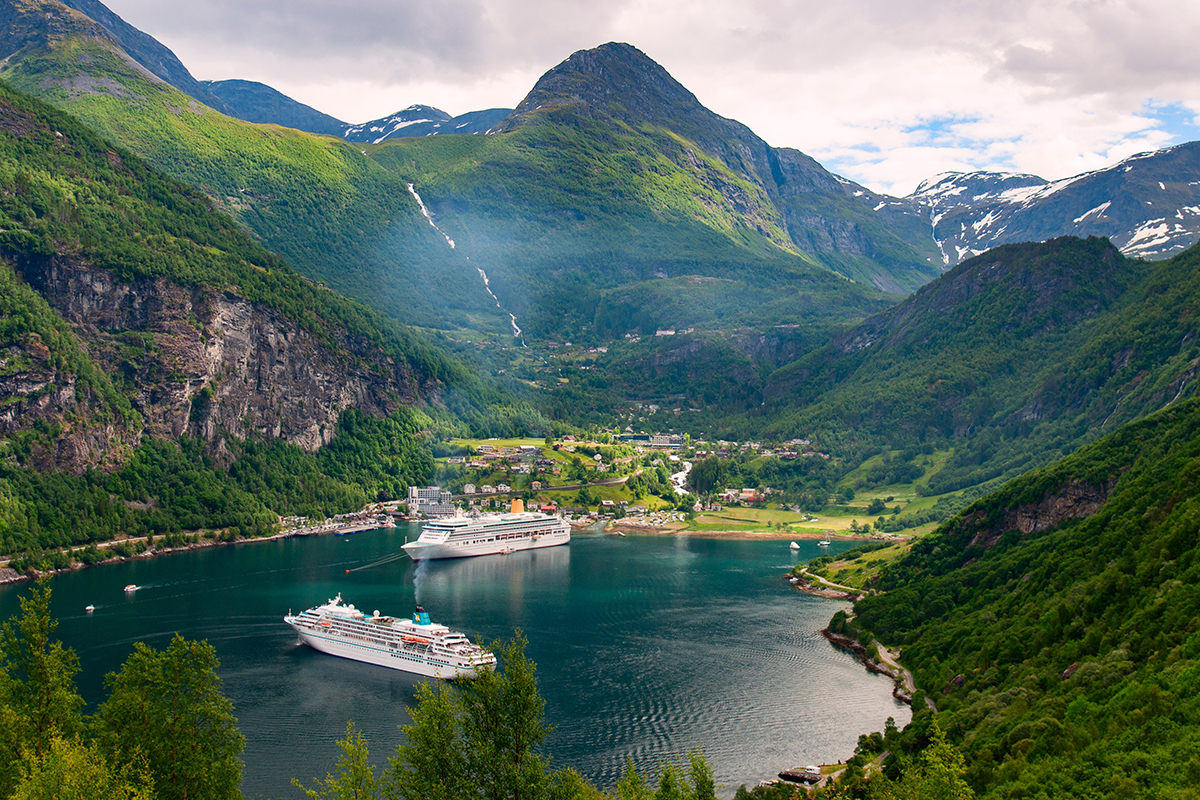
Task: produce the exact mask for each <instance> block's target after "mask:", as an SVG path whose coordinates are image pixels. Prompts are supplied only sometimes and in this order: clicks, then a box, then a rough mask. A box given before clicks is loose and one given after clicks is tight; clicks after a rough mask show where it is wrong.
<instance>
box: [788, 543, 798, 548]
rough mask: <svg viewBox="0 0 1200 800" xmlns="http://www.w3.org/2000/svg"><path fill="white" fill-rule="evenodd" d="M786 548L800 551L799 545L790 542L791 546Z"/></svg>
mask: <svg viewBox="0 0 1200 800" xmlns="http://www.w3.org/2000/svg"><path fill="white" fill-rule="evenodd" d="M788 547H789V548H790V549H792V550H799V549H800V545H798V544H796V543H795V542H792V543H791V544H789V545H788Z"/></svg>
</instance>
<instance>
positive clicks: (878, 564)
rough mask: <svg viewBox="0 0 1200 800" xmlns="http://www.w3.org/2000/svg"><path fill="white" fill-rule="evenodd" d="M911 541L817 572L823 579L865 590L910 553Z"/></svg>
mask: <svg viewBox="0 0 1200 800" xmlns="http://www.w3.org/2000/svg"><path fill="white" fill-rule="evenodd" d="M911 546H912V542H911V541H899V542H897V543H896V544H894V545H892V546H890V547H886V548H883V549H882V550H874V551H872V552H870V553H866V554H864V555H862V556H859V557H858V558H854V559H852V560H841V561H834V562H833V563H832V564H830V565H828V566H826V567H821V568H819V569H817V570H816V572H817V574H819V575H821V577H823V578H825V579H827V580H830V581H832V582H833V583H840V584H841V585H843V586H854V587H856V588H865V587H866V586H867V585H868V583H869V582H870V579H871V578H873V577H874V576H875V575H877V574H879V570H880V569H882V568H883V566H884V565H885V564H888V563H890V562H892V561H894V560H895V559H897V558H899V557H900V556H902V555H904V554H905V553H907V552H908V550H909V548H910V547H911Z"/></svg>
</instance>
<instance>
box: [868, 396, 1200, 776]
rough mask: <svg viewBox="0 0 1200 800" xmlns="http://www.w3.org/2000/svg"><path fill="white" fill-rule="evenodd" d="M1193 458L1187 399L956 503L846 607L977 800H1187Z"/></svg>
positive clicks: (1194, 404)
mask: <svg viewBox="0 0 1200 800" xmlns="http://www.w3.org/2000/svg"><path fill="white" fill-rule="evenodd" d="M1197 465H1200V401H1195V400H1191V401H1186V402H1181V403H1179V404H1176V405H1174V406H1172V407H1171V408H1169V409H1167V410H1165V411H1163V412H1161V413H1158V414H1156V415H1154V416H1151V417H1149V418H1147V419H1145V420H1142V421H1139V422H1134V423H1131V424H1128V425H1126V426H1124V427H1122V428H1121V429H1120V430H1118V431H1117V432H1116V433H1114V434H1112V435H1110V436H1108V437H1106V438H1104V439H1102V440H1100V441H1098V442H1096V443H1094V444H1092V445H1089V446H1087V447H1084V448H1082V449H1080V450H1079V451H1078V452H1076V453H1074V454H1073V455H1071V456H1070V457H1068V458H1066V459H1063V460H1062V461H1060V462H1058V463H1056V464H1054V465H1053V466H1051V467H1048V468H1046V469H1042V470H1039V471H1037V472H1034V473H1032V474H1030V475H1027V476H1024V477H1022V478H1019V479H1017V480H1015V481H1012V482H1010V483H1009V484H1007V485H1006V486H1005V487H1004V488H1003V489H1002V490H1000V491H998V492H996V493H994V494H992V495H990V496H989V497H987V498H985V499H983V500H980V501H979V502H977V503H975V504H974V505H972V506H970V507H969V508H967V509H966V510H965V511H964V512H963V513H962V515H961V516H959V517H957V518H955V519H954V520H952V521H951V522H949V523H947V524H946V525H945V526H944V527H943V528H942V529H940V530H939V531H938V532H937V533H936V534H934V535H932V536H929V537H927V538H924V539H922V540H921V541H919V542H917V543H916V544H915V545H914V546H913V548H912V552H911V554H910V555H908V556H907V557H906V558H903V559H901V560H899V561H897V562H896V563H894V564H892V565H891V566H889V567H888V568H887V569H886V571H885V572H884V574H883V575H882V577H881V579H880V580H879V581H878V588H879V589H880V590H883V591H884V592H885V594H883V595H880V596H877V597H870V598H867V599H865V600H862V601H860V602H859V603H858V604H857V605H856V607H855V608H856V612H857V614H858V619H857V620H856V621H855V624H857V625H858V626H859V627H861V628H863V629H866V630H868V631H870V632H871V633H872V634H874V635H875V636H876V637H877V638H878V639H879V640H881V641H883V642H885V643H888V644H891V645H899V646H900V647H901V648H902V649H903V661H904V663H905V664H906V665H908V666H909V667H910V668H911V669H912V670H913V671H914V673H915V675H916V678H917V682H918V685H919V687H921V688H922V689H924V690H925V691H927V692H928V694H929V696H930V697H931V698H933V699H935V700H936V703H937V705H938V708H939V709H940V711H941V713H940V714H939V715H938V718H939V720H940V723H941V725H942V727H943V728H944V729H945V730H946V731H947V733H948V734H949V736H950V738H951V740H952V741H956V742H958V743H959V744H960V745H961V747H962V749H963V751H964V753H965V755H966V759H967V771H966V776H967V778H968V780H969V781H970V783H971V784H972V786H973V787H974V788H975V789H976V791H977V792H979V793H980V795H981V796H984V797H1036V796H1047V797H1089V796H1094V797H1102V796H1112V795H1114V794H1115V795H1120V796H1141V797H1162V798H1167V797H1187V796H1190V793H1191V791H1192V790H1193V789H1194V787H1195V785H1196V782H1197V780H1200V758H1198V757H1197V755H1196V754H1197V753H1198V752H1200V623H1198V621H1197V617H1196V609H1197V608H1198V607H1200V558H1198V555H1200V536H1198V531H1200V524H1198V520H1200V500H1198V498H1200V471H1198V469H1197Z"/></svg>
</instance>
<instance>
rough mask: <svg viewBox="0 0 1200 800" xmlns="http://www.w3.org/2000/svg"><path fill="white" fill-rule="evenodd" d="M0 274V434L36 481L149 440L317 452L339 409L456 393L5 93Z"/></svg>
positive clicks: (384, 333)
mask: <svg viewBox="0 0 1200 800" xmlns="http://www.w3.org/2000/svg"><path fill="white" fill-rule="evenodd" d="M0 259H2V260H3V261H4V262H5V264H6V266H5V267H4V269H5V270H6V280H5V283H4V287H5V290H4V296H5V302H6V303H7V304H8V305H9V306H10V307H11V308H13V309H14V313H13V314H10V315H7V317H8V318H7V319H6V320H5V325H4V331H5V335H4V339H3V341H0V345H3V346H5V347H7V348H8V350H7V355H6V356H5V357H4V361H3V365H2V366H0V404H2V405H0V409H2V415H3V417H2V420H0V432H3V433H4V434H5V435H10V436H16V438H15V439H13V440H12V441H13V442H14V443H15V444H13V447H14V448H15V450H14V452H13V453H12V455H13V456H14V457H15V458H17V459H18V460H20V461H21V462H22V463H27V464H29V465H30V466H33V467H35V468H39V469H48V468H57V469H66V470H69V471H73V472H81V471H82V470H85V469H87V468H89V467H96V466H99V467H111V466H115V465H118V464H120V463H122V462H123V461H124V457H125V455H126V454H127V453H128V452H129V449H130V447H131V446H135V445H136V444H137V443H138V442H139V441H140V440H141V438H142V437H143V436H148V437H151V438H169V439H177V438H179V437H180V436H183V435H189V436H193V437H197V438H200V439H202V440H204V441H207V442H210V443H213V445H214V447H213V448H212V449H213V452H214V454H216V455H218V456H219V457H220V458H221V459H223V460H226V461H227V460H229V459H230V456H229V455H228V454H225V455H224V456H221V453H222V452H223V450H222V448H223V447H224V444H223V438H222V437H223V435H224V434H229V435H232V436H233V437H236V438H237V439H246V438H251V437H256V436H257V437H264V438H266V439H268V440H271V439H281V440H283V441H285V442H287V443H289V444H294V445H297V446H299V447H301V448H302V449H303V450H305V451H308V452H312V451H315V450H316V449H317V448H319V447H320V446H321V445H323V444H326V443H328V442H329V441H330V440H331V439H332V438H333V436H334V434H335V432H336V429H337V422H338V419H339V417H340V415H341V414H342V413H343V412H344V411H346V410H347V409H357V410H360V411H362V412H364V413H366V414H368V415H372V416H382V415H386V414H388V413H391V412H392V411H395V410H396V409H398V408H400V407H402V406H407V405H414V404H418V403H420V402H422V401H423V400H424V399H426V398H429V397H431V396H432V395H435V394H436V393H437V392H438V391H439V390H440V389H441V388H442V387H444V386H446V385H447V384H448V383H449V384H453V383H455V382H456V381H459V382H461V381H463V380H465V379H467V377H468V376H467V375H466V373H465V371H464V370H462V368H461V367H459V366H458V365H457V364H456V363H454V362H452V361H451V360H449V359H448V358H447V357H445V356H444V355H442V354H441V353H439V352H438V351H436V350H434V349H432V348H431V347H429V345H428V344H427V343H426V342H425V341H424V340H423V339H422V337H420V336H419V335H418V334H416V333H414V332H413V331H410V330H408V329H405V328H403V327H402V326H400V325H398V324H396V323H394V322H392V321H390V320H388V319H387V318H385V317H383V316H382V315H381V314H379V313H377V312H374V311H371V310H370V309H367V308H365V307H363V306H361V305H358V304H357V303H354V302H353V301H350V300H347V299H346V298H344V297H341V296H339V295H337V294H336V293H334V292H332V291H329V290H327V289H324V288H322V287H320V286H318V285H316V284H314V283H312V282H311V281H309V280H307V279H305V278H302V277H301V276H299V275H297V274H296V273H294V272H292V271H291V270H290V269H289V268H288V267H287V265H285V264H284V263H283V262H282V261H280V260H279V259H278V258H277V257H275V256H273V255H271V254H270V253H267V252H266V251H265V250H263V249H262V248H261V247H260V246H259V245H257V244H256V243H255V242H253V241H252V240H251V239H250V238H249V237H248V236H247V235H246V234H245V233H244V232H242V231H241V230H240V229H239V228H238V227H237V226H236V225H235V224H233V222H232V221H231V220H230V219H229V218H228V217H225V216H223V215H221V214H219V213H217V212H215V211H214V209H213V207H212V204H211V203H210V201H209V200H208V199H207V198H205V197H203V196H202V195H200V194H198V193H197V192H195V191H194V190H191V189H189V188H188V187H185V186H183V185H181V184H178V183H176V182H175V181H172V180H171V179H169V178H166V177H165V176H163V175H161V174H159V173H157V172H155V171H154V170H153V169H151V168H149V167H148V166H147V165H146V164H145V163H143V162H141V161H140V160H139V159H137V158H136V157H135V156H132V155H130V154H128V153H126V152H123V151H121V150H120V149H119V148H116V147H113V146H110V145H109V144H108V143H106V142H104V141H102V140H100V139H99V138H97V137H96V136H95V135H94V134H92V133H91V132H90V131H88V130H87V129H86V128H84V127H83V126H82V125H80V124H79V123H78V122H76V121H75V120H73V119H71V118H70V117H67V116H66V115H64V114H62V113H60V112H57V111H54V110H53V109H51V108H49V107H47V106H44V105H43V104H40V103H38V102H37V101H34V100H32V99H30V98H27V97H23V96H21V95H20V94H17V93H15V92H12V91H11V90H8V89H6V88H5V87H3V86H2V85H0ZM9 267H11V269H12V270H13V271H12V272H11V273H10V272H7V270H8V269H9ZM34 308H36V313H35V311H34V310H26V309H34ZM23 431H24V432H26V433H24V434H22V433H21V432H23ZM35 431H36V432H39V433H38V434H37V435H34V433H33V432H35ZM17 434H21V435H20V436H17Z"/></svg>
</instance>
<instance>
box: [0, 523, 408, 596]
mask: <svg viewBox="0 0 1200 800" xmlns="http://www.w3.org/2000/svg"><path fill="white" fill-rule="evenodd" d="M403 521H404V522H409V521H411V520H403ZM382 527H386V526H381V525H365V524H363V523H361V522H355V523H351V524H346V525H333V526H328V527H326V526H319V527H315V528H291V529H288V530H286V531H280V532H279V533H273V534H271V535H270V536H257V537H251V538H246V539H243V538H238V539H231V540H229V541H222V540H221V539H219V538H214V539H208V538H201V539H200V540H198V541H195V542H188V543H187V544H182V545H178V546H175V547H152V549H149V550H143V551H142V552H140V553H134V554H133V555H129V556H122V555H114V556H113V557H112V558H106V559H104V560H103V561H96V562H93V563H91V564H84V563H83V562H81V561H75V562H72V563H71V565H70V566H68V567H58V568H55V569H48V570H45V571H39V570H34V571H33V572H32V573H22V572H17V571H16V570H15V569H12V568H11V567H9V566H8V564H9V563H11V561H12V559H11V558H9V559H8V560H7V561H5V562H4V566H0V586H8V585H9V584H14V583H22V582H24V581H35V580H38V579H40V578H43V577H46V576H51V575H59V574H61V573H64V572H78V571H79V570H81V569H88V568H89V567H101V566H106V565H110V564H120V563H123V562H125V561H134V560H137V559H143V558H158V557H159V556H171V555H175V554H176V553H187V552H191V551H193V550H205V549H207V548H210V547H225V546H227V545H238V544H251V543H255V542H277V541H280V540H282V539H295V538H300V537H308V536H326V535H328V534H331V533H332V534H338V533H341V534H349V533H361V532H364V531H370V530H379V529H380V528H382ZM392 527H395V526H394V525H393V526H392ZM180 535H182V536H199V535H200V532H199V531H195V532H192V533H187V534H180ZM164 538H165V535H164V536H160V537H157V539H156V542H157V541H162V540H163V539H164ZM144 541H146V538H145V537H137V538H133V539H112V540H110V541H107V542H100V543H97V544H96V547H98V548H102V549H106V548H109V547H113V546H115V545H118V544H122V543H125V542H129V543H133V542H144ZM86 546H87V545H78V546H76V547H73V548H72V550H75V549H82V548H83V547H86ZM59 552H61V551H59Z"/></svg>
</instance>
